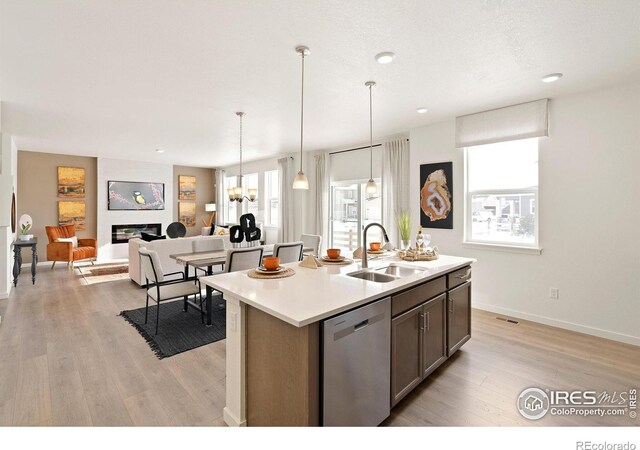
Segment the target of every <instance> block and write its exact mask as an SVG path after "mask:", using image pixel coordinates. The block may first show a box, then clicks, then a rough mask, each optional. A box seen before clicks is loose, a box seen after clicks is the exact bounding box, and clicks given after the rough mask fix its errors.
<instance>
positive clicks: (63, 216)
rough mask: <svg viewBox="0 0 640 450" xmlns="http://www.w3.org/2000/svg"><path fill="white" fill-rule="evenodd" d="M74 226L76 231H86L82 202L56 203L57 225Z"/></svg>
mask: <svg viewBox="0 0 640 450" xmlns="http://www.w3.org/2000/svg"><path fill="white" fill-rule="evenodd" d="M69 224H74V225H75V227H76V230H80V231H82V230H86V229H87V226H86V223H85V204H84V201H78V202H70V201H63V200H61V201H59V202H58V225H69Z"/></svg>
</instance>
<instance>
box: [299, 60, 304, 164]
mask: <svg viewBox="0 0 640 450" xmlns="http://www.w3.org/2000/svg"><path fill="white" fill-rule="evenodd" d="M300 54H301V55H302V83H301V96H300V98H301V105H300V172H302V143H303V137H304V51H303V52H302V53H300Z"/></svg>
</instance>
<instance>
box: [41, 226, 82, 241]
mask: <svg viewBox="0 0 640 450" xmlns="http://www.w3.org/2000/svg"><path fill="white" fill-rule="evenodd" d="M44 228H45V230H46V232H47V238H49V244H52V243H54V242H56V240H57V239H59V238H70V237H73V236H75V235H76V227H75V225H73V224H69V225H60V226H56V227H44Z"/></svg>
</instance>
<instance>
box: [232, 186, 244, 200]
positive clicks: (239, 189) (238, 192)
mask: <svg viewBox="0 0 640 450" xmlns="http://www.w3.org/2000/svg"><path fill="white" fill-rule="evenodd" d="M233 193H234V197H235V198H242V186H238V187H235V188H233Z"/></svg>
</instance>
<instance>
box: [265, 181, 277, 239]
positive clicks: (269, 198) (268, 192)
mask: <svg viewBox="0 0 640 450" xmlns="http://www.w3.org/2000/svg"><path fill="white" fill-rule="evenodd" d="M273 173H275V174H276V176H277V177H278V183H276V192H272V189H271V181H272V180H271V177H272V174H273ZM279 183H280V171H279V170H278V169H273V170H265V171H264V222H265V226H267V227H272V228H278V227H279V224H278V222H279V219H280V217H279V216H280V192H278V191H279V188H278V187H277V186H279ZM274 194H275V195H274ZM274 200H276V201H278V208H277V213H276V217H275V221H274V217H273V216H272V214H271V203H272V202H273V201H274Z"/></svg>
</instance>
